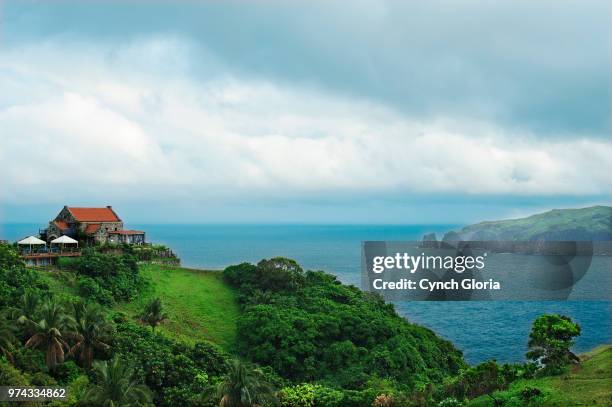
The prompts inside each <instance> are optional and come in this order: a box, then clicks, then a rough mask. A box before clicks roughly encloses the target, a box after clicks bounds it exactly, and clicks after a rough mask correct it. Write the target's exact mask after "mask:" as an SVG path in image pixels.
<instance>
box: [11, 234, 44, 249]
mask: <svg viewBox="0 0 612 407" xmlns="http://www.w3.org/2000/svg"><path fill="white" fill-rule="evenodd" d="M17 244H18V245H21V246H26V245H28V246H30V251H32V246H40V245H46V244H47V243H46V242H45V241H44V240H40V239H39V238H37V237H34V236H28V237H26V238H25V239H21V240H20V241H18V242H17Z"/></svg>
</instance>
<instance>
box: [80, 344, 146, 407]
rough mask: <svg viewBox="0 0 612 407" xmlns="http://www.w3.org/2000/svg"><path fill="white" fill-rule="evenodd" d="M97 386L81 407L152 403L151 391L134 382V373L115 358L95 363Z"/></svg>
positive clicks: (81, 403)
mask: <svg viewBox="0 0 612 407" xmlns="http://www.w3.org/2000/svg"><path fill="white" fill-rule="evenodd" d="M94 372H95V374H96V380H97V384H95V385H93V386H92V387H91V388H90V389H89V390H88V391H87V392H86V393H85V396H84V397H83V399H82V400H81V401H79V403H78V405H79V406H99V407H134V406H142V405H146V404H147V403H150V402H151V391H150V390H149V388H148V387H147V386H145V385H144V384H139V383H138V382H137V381H136V380H134V371H133V369H132V367H131V366H130V365H129V364H127V363H126V362H125V361H122V360H121V359H119V358H118V357H117V356H115V357H114V358H113V359H112V360H110V361H108V362H107V361H104V362H99V361H97V362H95V363H94Z"/></svg>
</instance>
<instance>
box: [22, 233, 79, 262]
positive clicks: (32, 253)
mask: <svg viewBox="0 0 612 407" xmlns="http://www.w3.org/2000/svg"><path fill="white" fill-rule="evenodd" d="M17 245H18V247H19V253H20V254H21V257H22V258H23V259H24V260H25V262H26V265H28V266H48V265H51V264H54V263H55V262H56V261H57V258H58V257H73V256H80V255H81V249H80V248H79V242H78V241H76V240H74V239H73V238H71V237H69V236H60V237H58V238H57V239H53V240H52V241H51V242H49V245H47V242H45V241H44V240H41V239H39V238H37V237H34V236H28V237H26V238H24V239H22V240H20V241H18V242H17Z"/></svg>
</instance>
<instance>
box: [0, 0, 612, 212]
mask: <svg viewBox="0 0 612 407" xmlns="http://www.w3.org/2000/svg"><path fill="white" fill-rule="evenodd" d="M606 3H608V2H605V1H563V2H559V1H537V2H534V1H511V2H510V1H508V2H504V1H496V2H491V1H485V0H483V1H457V0H448V1H422V2H421V1H412V2H406V1H401V2H400V1H397V2H389V1H380V0H376V1H374V0H372V1H350V2H349V1H346V2H333V3H331V2H317V1H308V2H306V1H304V2H272V1H256V2H225V1H224V2H218V1H216V2H210V3H208V4H196V3H195V2H187V1H185V2H158V3H154V4H152V3H151V2H147V3H146V4H145V2H143V1H131V2H111V1H104V2H93V1H80V2H76V1H75V2H61V1H48V2H47V1H39V2H28V1H4V2H1V3H0V7H1V9H0V12H1V14H0V141H1V144H0V163H1V164H2V169H1V174H2V175H0V188H1V189H0V208H1V209H0V221H4V222H7V221H8V222H10V221H29V220H31V221H36V222H39V221H45V220H48V219H50V218H52V217H53V216H55V214H56V212H58V211H59V209H60V208H61V206H63V205H64V204H69V205H73V206H103V205H107V204H111V205H113V206H114V207H115V208H117V211H118V212H119V213H120V214H121V216H122V218H124V219H125V220H130V221H132V222H189V221H194V222H308V223H312V222H324V223H346V222H350V223H377V222H384V223H467V222H472V221H478V220H484V219H495V218H500V217H509V216H521V215H525V214H529V213H532V212H535V211H540V210H545V209H549V208H553V207H579V206H587V205H591V204H596V203H608V204H609V203H610V202H611V201H612V136H611V134H610V90H611V85H612V84H611V76H610V72H612V69H611V68H612V67H611V66H610V65H611V62H610V61H611V58H610V57H611V55H610V45H611V44H610V38H612V35H611V34H612V33H611V32H610V28H609V27H610V26H611V25H612V24H611V18H610V17H611V16H610V7H609V6H608V5H607V4H606Z"/></svg>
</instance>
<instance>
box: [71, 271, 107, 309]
mask: <svg viewBox="0 0 612 407" xmlns="http://www.w3.org/2000/svg"><path fill="white" fill-rule="evenodd" d="M78 290H79V295H80V296H81V297H83V298H87V299H88V300H90V301H95V302H98V303H100V304H102V305H106V306H112V305H113V304H114V302H115V301H114V299H113V294H112V293H111V292H110V291H108V290H106V289H104V288H102V287H100V284H98V282H97V281H96V280H94V279H93V278H91V277H87V276H80V277H79V278H78Z"/></svg>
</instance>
